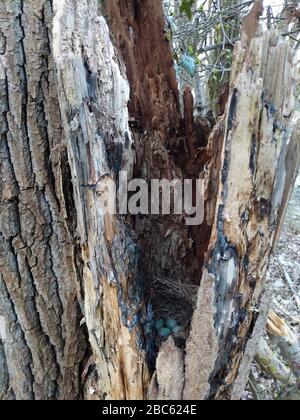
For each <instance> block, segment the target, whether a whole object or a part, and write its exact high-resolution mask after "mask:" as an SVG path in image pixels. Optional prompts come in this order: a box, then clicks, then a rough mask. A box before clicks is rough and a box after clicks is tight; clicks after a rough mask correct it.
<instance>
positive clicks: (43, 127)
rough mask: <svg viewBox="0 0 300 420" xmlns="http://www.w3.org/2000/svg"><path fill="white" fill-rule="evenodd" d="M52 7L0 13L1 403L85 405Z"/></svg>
mask: <svg viewBox="0 0 300 420" xmlns="http://www.w3.org/2000/svg"><path fill="white" fill-rule="evenodd" d="M52 6H53V5H52V2H51V1H48V0H35V1H33V2H28V1H23V0H13V1H11V0H7V1H6V0H5V1H1V3H0V40H1V42H0V44H1V48H0V84H1V88H0V95H1V97H0V118H1V120H0V134H1V142H0V156H1V161H0V194H1V201H0V215H1V216H0V325H1V327H0V355H1V356H0V399H63V398H66V399H72V398H79V396H80V363H81V361H82V359H83V356H84V352H85V346H86V344H85V338H84V334H83V332H82V330H81V328H80V327H79V320H80V310H79V303H78V302H79V296H80V287H81V285H80V277H79V276H78V275H77V269H78V267H77V265H76V258H75V247H74V235H75V232H74V227H73V226H74V217H73V213H74V203H73V202H72V201H71V191H72V187H71V180H70V169H69V164H68V159H67V153H66V146H65V132H64V129H63V126H62V122H61V116H60V110H59V104H58V95H57V81H56V75H55V69H54V61H53V54H52V40H53V34H52V23H53V22H52V18H53V10H52ZM75 222H76V221H75Z"/></svg>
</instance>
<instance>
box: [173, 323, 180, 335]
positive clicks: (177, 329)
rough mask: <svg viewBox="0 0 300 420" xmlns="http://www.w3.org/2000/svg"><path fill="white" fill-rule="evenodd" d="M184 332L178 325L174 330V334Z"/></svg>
mask: <svg viewBox="0 0 300 420" xmlns="http://www.w3.org/2000/svg"><path fill="white" fill-rule="evenodd" d="M181 330H182V328H181V326H180V325H176V327H174V328H172V333H174V334H176V333H178V332H180V331H181Z"/></svg>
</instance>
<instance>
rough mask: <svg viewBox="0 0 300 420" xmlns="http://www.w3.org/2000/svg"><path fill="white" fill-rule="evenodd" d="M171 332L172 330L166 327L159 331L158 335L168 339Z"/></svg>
mask: <svg viewBox="0 0 300 420" xmlns="http://www.w3.org/2000/svg"><path fill="white" fill-rule="evenodd" d="M171 332H172V331H171V330H170V328H166V327H164V328H161V329H160V330H159V332H158V335H159V336H160V337H161V338H165V337H168V336H169V335H170V334H171Z"/></svg>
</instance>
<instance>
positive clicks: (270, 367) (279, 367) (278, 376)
mask: <svg viewBox="0 0 300 420" xmlns="http://www.w3.org/2000/svg"><path fill="white" fill-rule="evenodd" d="M255 361H256V362H257V363H258V365H259V366H260V368H261V369H262V370H263V371H264V372H266V373H267V374H268V375H270V376H271V377H272V378H274V379H275V380H276V381H280V382H282V383H284V384H289V385H294V384H295V383H296V381H295V377H294V376H293V375H292V374H291V371H290V370H289V369H287V367H286V366H285V365H284V364H283V363H282V361H281V360H279V359H278V357H276V355H275V354H274V352H273V351H272V350H271V349H270V347H269V346H268V343H267V342H266V340H265V339H264V338H263V339H261V341H260V343H259V346H258V349H257V352H256V355H255Z"/></svg>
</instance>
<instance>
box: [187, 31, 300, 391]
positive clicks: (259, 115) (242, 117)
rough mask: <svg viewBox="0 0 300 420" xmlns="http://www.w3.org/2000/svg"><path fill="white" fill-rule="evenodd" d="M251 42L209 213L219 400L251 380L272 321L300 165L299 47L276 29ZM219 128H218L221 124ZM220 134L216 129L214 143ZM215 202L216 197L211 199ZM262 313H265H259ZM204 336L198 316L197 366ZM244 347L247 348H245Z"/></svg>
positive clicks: (236, 82)
mask: <svg viewBox="0 0 300 420" xmlns="http://www.w3.org/2000/svg"><path fill="white" fill-rule="evenodd" d="M245 40H246V39H245ZM246 41H247V40H246ZM247 45H248V44H247V42H246V43H244V41H243V42H242V43H238V44H237V47H236V49H235V61H234V64H233V71H232V78H231V86H230V91H231V94H230V98H229V102H228V105H227V109H226V114H225V119H224V123H225V134H224V142H223V151H222V159H221V170H220V172H219V174H220V175H219V182H218V184H219V192H218V199H217V203H216V210H215V211H213V210H211V211H210V214H214V215H215V223H214V228H213V231H212V235H211V240H210V246H209V252H208V254H207V260H206V267H207V269H208V272H209V273H210V274H211V275H212V276H214V278H215V291H214V293H215V296H216V298H215V302H214V305H215V308H214V311H213V315H212V319H213V320H214V324H213V326H211V327H210V328H211V334H214V331H216V334H217V341H218V347H219V352H218V355H217V359H216V362H215V363H214V364H213V366H211V371H210V375H209V374H207V375H205V378H204V380H203V383H202V384H201V385H202V387H203V386H207V378H209V384H208V387H207V390H206V398H213V399H230V398H232V399H238V398H240V396H241V394H242V392H243V389H244V387H245V385H246V380H247V374H245V372H247V368H248V369H249V368H250V364H251V360H252V358H253V357H254V355H255V350H256V346H257V345H258V343H259V339H260V337H261V335H262V333H263V327H264V325H265V320H266V308H267V306H266V305H265V303H263V300H262V291H263V289H264V285H265V282H264V279H265V277H266V271H267V266H268V259H269V256H270V253H271V251H272V247H273V245H274V244H275V241H276V229H277V227H278V226H280V224H281V221H282V220H281V218H282V214H283V212H282V206H283V205H285V203H286V200H288V198H289V193H287V189H286V187H285V185H286V184H285V181H286V176H287V175H286V174H287V172H289V173H292V174H293V176H294V174H295V173H296V172H297V170H298V168H299V163H298V162H295V159H294V160H293V162H290V163H291V165H292V168H290V167H288V165H287V156H288V155H289V152H288V150H289V146H288V144H291V143H288V140H289V130H290V127H291V120H292V118H291V117H292V111H293V109H294V97H293V86H294V79H293V74H294V73H293V56H292V50H291V48H290V47H289V45H288V43H286V42H284V41H282V40H280V38H279V37H278V35H277V33H276V32H266V33H264V34H263V35H262V36H259V37H256V38H254V39H253V40H252V41H251V43H250V46H249V47H248V46H247ZM274 74H275V75H276V76H277V77H276V78H274ZM221 124H222V123H221ZM215 130H218V133H219V132H220V125H219V126H218V127H217V128H216V129H215ZM218 135H219V134H216V133H215V132H214V133H213V134H212V136H211V140H210V144H211V145H210V146H209V147H211V148H212V144H213V142H214V141H215V138H216V137H218ZM294 144H295V143H294ZM293 147H295V146H293ZM212 162H214V161H212ZM214 173H215V172H214V168H211V169H210V170H209V171H208V182H207V185H208V186H210V185H211V183H210V179H211V174H214ZM289 179H291V177H290V176H289ZM207 197H210V194H209V192H208V193H207ZM211 203H214V201H211V200H210V201H208V204H210V205H211ZM208 214H209V213H208ZM205 277H206V275H205V274H204V275H203V278H202V282H203V280H204V279H205ZM206 310H207V305H204V304H199V305H198V307H197V311H196V312H195V314H194V320H195V319H196V317H197V316H198V315H197V313H199V312H200V313H201V312H203V313H205V311H206ZM260 311H261V312H262V317H258V316H257V313H259V312H260ZM207 325H209V323H208V324H207ZM255 326H257V327H258V326H260V327H259V328H257V329H256V328H255ZM249 330H251V331H253V339H254V345H253V343H252V344H251V350H250V348H249V347H247V342H248V343H249V344H250V341H249ZM202 334H203V330H202V329H201V328H200V329H198V323H197V322H194V321H193V323H192V329H191V333H190V339H189V340H193V341H195V336H197V335H198V337H199V340H198V341H197V342H198V346H197V351H195V349H194V351H192V352H190V351H189V340H188V344H187V348H186V350H187V351H186V357H185V364H186V366H189V363H191V362H190V361H191V360H193V363H194V366H197V365H198V363H200V364H201V356H200V355H202V354H203V351H205V347H206V340H204V341H203V342H202V341H201V335H202ZM245 346H246V348H248V351H246V352H245V354H244V353H243V349H244V348H245ZM212 353H214V350H212ZM197 357H199V360H198V363H197ZM186 373H187V372H186ZM198 373H199V375H200V372H199V371H198ZM198 378H199V377H198ZM202 387H201V386H199V384H198V387H194V388H193V393H191V394H188V395H192V397H193V398H196V399H197V398H198V399H202V398H203V392H202ZM196 389H197V390H198V392H197V391H196ZM195 391H196V392H195Z"/></svg>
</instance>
